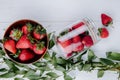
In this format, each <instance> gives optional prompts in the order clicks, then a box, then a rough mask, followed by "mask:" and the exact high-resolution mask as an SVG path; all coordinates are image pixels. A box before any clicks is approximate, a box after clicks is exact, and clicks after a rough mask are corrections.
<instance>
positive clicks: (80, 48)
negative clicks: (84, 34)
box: [73, 44, 84, 52]
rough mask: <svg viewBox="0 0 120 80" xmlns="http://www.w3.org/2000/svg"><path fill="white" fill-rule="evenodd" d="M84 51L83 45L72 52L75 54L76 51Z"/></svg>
mask: <svg viewBox="0 0 120 80" xmlns="http://www.w3.org/2000/svg"><path fill="white" fill-rule="evenodd" d="M83 49H84V45H83V44H81V45H79V46H77V47H76V48H75V49H74V50H73V51H75V52H77V51H82V50H83Z"/></svg>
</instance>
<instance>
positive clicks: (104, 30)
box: [98, 28, 109, 38]
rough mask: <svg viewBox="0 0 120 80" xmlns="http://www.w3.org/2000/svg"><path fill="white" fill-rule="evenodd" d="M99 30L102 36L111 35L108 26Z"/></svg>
mask: <svg viewBox="0 0 120 80" xmlns="http://www.w3.org/2000/svg"><path fill="white" fill-rule="evenodd" d="M98 31H99V32H100V37H101V38H107V37H108V36H109V32H108V30H107V29H106V28H99V29H98Z"/></svg>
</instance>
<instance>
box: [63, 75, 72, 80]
mask: <svg viewBox="0 0 120 80" xmlns="http://www.w3.org/2000/svg"><path fill="white" fill-rule="evenodd" d="M64 80H73V78H72V77H71V76H69V75H64Z"/></svg>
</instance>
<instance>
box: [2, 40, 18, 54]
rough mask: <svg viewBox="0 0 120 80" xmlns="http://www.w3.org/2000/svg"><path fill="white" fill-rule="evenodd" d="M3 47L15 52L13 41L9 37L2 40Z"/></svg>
mask: <svg viewBox="0 0 120 80" xmlns="http://www.w3.org/2000/svg"><path fill="white" fill-rule="evenodd" d="M3 45H4V47H5V49H7V50H8V51H10V52H11V53H13V54H15V53H16V51H17V50H16V47H15V41H14V40H12V39H9V40H7V41H5V42H4V44H3Z"/></svg>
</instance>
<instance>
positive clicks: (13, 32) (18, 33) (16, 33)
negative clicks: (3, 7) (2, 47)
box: [10, 29, 23, 41]
mask: <svg viewBox="0 0 120 80" xmlns="http://www.w3.org/2000/svg"><path fill="white" fill-rule="evenodd" d="M22 34H23V33H22V31H21V30H19V29H13V30H11V31H10V37H11V38H12V39H14V40H16V41H18V40H19V39H20V37H21V36H22Z"/></svg>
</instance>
